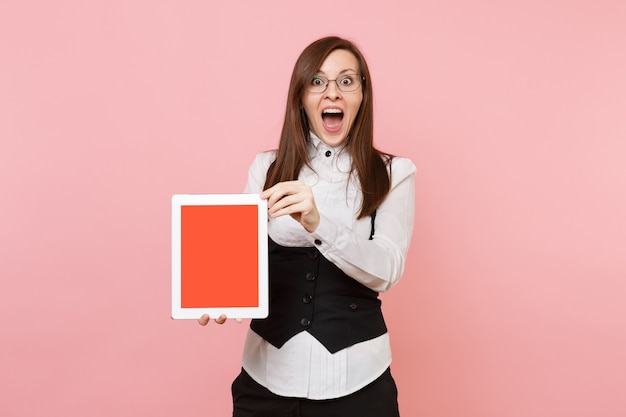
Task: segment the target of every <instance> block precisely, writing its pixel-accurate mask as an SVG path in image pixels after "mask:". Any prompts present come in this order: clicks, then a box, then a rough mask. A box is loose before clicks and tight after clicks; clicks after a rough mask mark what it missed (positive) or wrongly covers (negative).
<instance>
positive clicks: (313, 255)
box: [309, 250, 317, 259]
mask: <svg viewBox="0 0 626 417" xmlns="http://www.w3.org/2000/svg"><path fill="white" fill-rule="evenodd" d="M309 258H311V259H317V251H316V250H312V251H311V252H309Z"/></svg>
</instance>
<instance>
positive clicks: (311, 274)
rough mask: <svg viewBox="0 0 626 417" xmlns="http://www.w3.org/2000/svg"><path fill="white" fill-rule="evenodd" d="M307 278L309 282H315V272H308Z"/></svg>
mask: <svg viewBox="0 0 626 417" xmlns="http://www.w3.org/2000/svg"><path fill="white" fill-rule="evenodd" d="M305 278H306V280H307V281H309V282H313V281H315V274H314V273H313V272H307V273H306V276H305Z"/></svg>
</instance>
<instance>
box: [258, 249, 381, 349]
mask: <svg viewBox="0 0 626 417" xmlns="http://www.w3.org/2000/svg"><path fill="white" fill-rule="evenodd" d="M268 249H269V281H270V291H269V294H270V308H269V317H268V318H266V319H255V320H252V323H251V324H250V327H251V328H252V330H254V331H255V332H256V333H257V334H259V335H260V336H261V337H263V338H264V339H265V340H267V341H268V342H269V343H271V344H272V345H274V346H275V347H277V348H280V347H281V346H282V345H283V344H285V342H287V340H289V339H291V338H292V337H293V336H295V335H296V334H298V333H300V332H302V331H305V330H306V331H308V332H309V333H310V334H311V335H313V337H315V338H316V339H317V340H319V341H320V342H321V343H322V344H323V345H324V346H325V347H326V349H328V351H330V352H331V353H335V352H337V351H339V350H341V349H344V348H346V347H348V346H351V345H353V344H355V343H359V342H363V341H366V340H370V339H373V338H375V337H378V336H381V335H383V334H385V333H386V332H387V327H386V326H385V321H384V319H383V315H382V311H381V309H380V305H381V301H380V300H379V299H378V293H377V292H376V291H373V290H371V289H369V288H367V287H366V286H364V285H363V284H361V283H359V282H357V281H356V280H354V279H353V278H350V277H349V276H348V275H346V274H345V273H344V272H342V271H341V270H340V269H339V268H338V267H337V266H335V264H333V263H332V262H330V261H329V260H328V259H326V258H325V257H324V256H323V255H322V254H321V253H320V252H319V251H318V250H317V249H316V248H314V247H286V246H281V245H279V244H277V243H276V242H274V241H273V240H272V239H269V247H268Z"/></svg>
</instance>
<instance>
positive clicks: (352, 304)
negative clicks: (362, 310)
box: [348, 303, 359, 311]
mask: <svg viewBox="0 0 626 417" xmlns="http://www.w3.org/2000/svg"><path fill="white" fill-rule="evenodd" d="M348 307H350V310H352V311H354V310H356V309H357V308H359V306H358V304H357V303H350V305H349V306H348Z"/></svg>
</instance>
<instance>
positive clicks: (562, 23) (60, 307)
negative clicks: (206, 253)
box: [0, 0, 626, 417]
mask: <svg viewBox="0 0 626 417" xmlns="http://www.w3.org/2000/svg"><path fill="white" fill-rule="evenodd" d="M624 22H626V3H625V2H624V1H622V0H613V1H610V0H571V1H569V0H530V1H529V0H525V1H524V0H514V1H499V0H478V1H471V2H469V1H466V0H450V1H435V0H433V1H425V0H412V1H404V2H397V1H383V2H378V1H377V2H371V4H368V3H367V2H364V1H362V0H357V1H354V0H345V1H343V2H325V1H317V2H313V3H311V2H297V1H292V0H289V1H287V0H266V1H244V0H236V1H230V2H229V1H219V2H218V1H210V0H202V1H201V0H149V1H148V0H123V1H122V0H109V1H105V0H91V1H82V0H56V1H34V0H2V1H1V2H0V59H1V61H0V139H1V141H2V142H1V149H0V196H1V197H0V198H1V204H0V233H1V239H0V254H1V255H0V256H1V260H0V277H1V279H2V290H1V291H0V315H1V317H2V325H1V326H2V328H1V332H0V338H1V339H0V350H1V355H0V369H1V371H0V374H1V376H0V385H1V386H0V415H2V416H41V415H52V416H57V415H58V416H60V415H64V416H91V417H99V416H155V417H159V416H164V417H165V416H168V417H170V416H176V415H184V416H227V415H230V410H231V404H230V403H231V399H230V393H229V390H230V383H231V381H232V379H233V377H234V376H235V375H236V373H237V372H238V369H239V360H240V354H241V345H242V341H243V337H244V333H245V330H246V324H243V325H237V324H236V323H228V324H227V325H226V326H223V327H218V326H215V325H211V326H209V327H208V328H202V327H200V326H198V325H197V324H196V323H195V322H192V321H173V320H171V319H170V318H169V296H170V290H169V279H170V275H169V274H170V271H169V268H170V254H169V244H170V232H169V221H170V209H169V203H170V196H171V195H172V194H173V193H187V192H194V193H200V192H205V193H216V192H239V191H241V190H242V189H243V186H244V183H245V179H246V171H247V167H248V165H249V164H250V162H251V161H252V158H253V155H254V154H255V153H257V152H259V151H261V150H265V149H268V148H272V147H274V146H275V145H276V144H277V136H278V133H279V130H280V125H281V119H282V115H283V111H284V102H285V98H286V91H287V83H288V78H289V75H290V72H291V68H292V66H293V63H294V62H295V59H296V57H297V55H298V54H299V52H300V51H301V50H302V49H303V48H304V46H306V45H307V44H308V43H309V42H311V41H313V40H314V39H317V38H319V37H321V36H324V35H328V34H340V35H342V36H345V37H348V38H351V39H354V40H356V42H357V43H358V44H359V45H360V46H361V47H362V49H363V50H364V52H365V54H366V57H367V58H368V60H369V63H370V64H371V70H372V76H373V81H374V85H375V105H376V131H377V136H376V137H377V144H378V146H379V147H381V148H383V149H385V150H387V151H390V152H393V153H396V154H399V155H403V156H407V157H410V158H411V159H412V160H413V161H414V162H415V163H416V165H417V166H418V170H419V171H418V176H417V181H416V187H417V197H418V198H417V204H416V210H417V223H416V227H415V235H414V239H413V244H412V247H411V251H410V257H409V262H408V265H407V270H406V274H405V276H404V278H403V281H401V283H400V284H399V286H398V287H396V288H395V289H394V290H393V291H391V292H390V293H388V294H385V295H384V296H383V298H384V309H385V312H386V316H387V319H388V322H389V327H390V332H391V337H392V343H393V347H394V352H395V359H394V364H393V371H394V373H395V376H396V379H397V382H398V385H399V388H400V404H401V409H402V412H403V415H404V416H407V417H408V416H424V417H450V416H452V417H457V416H459V417H461V416H462V417H528V416H534V417H543V416H546V417H548V416H550V417H554V416H567V417H588V416H602V417H613V416H615V417H617V416H620V417H621V416H624V415H626V401H625V400H624V396H623V394H624V387H625V386H626V357H625V352H626V257H625V256H624V252H625V249H624V248H625V247H626V244H625V242H626V216H625V212H626V168H625V167H624V165H625V162H624V161H625V159H626V158H625V157H626V144H625V141H626V58H625V57H626V55H625V54H624V50H625V47H626V24H625V23H624Z"/></svg>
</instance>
